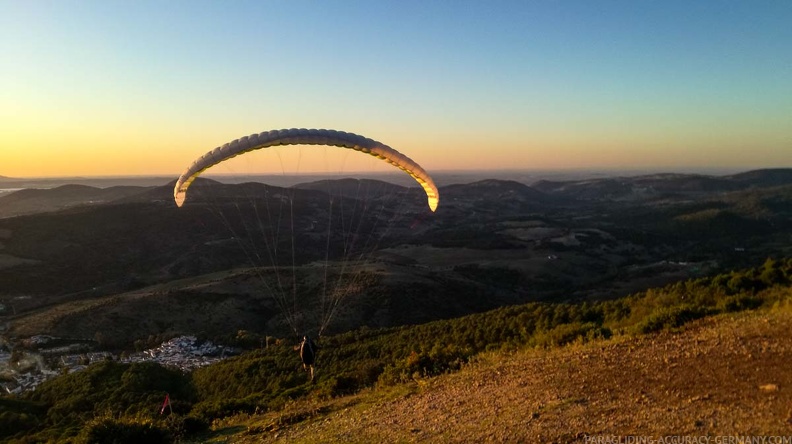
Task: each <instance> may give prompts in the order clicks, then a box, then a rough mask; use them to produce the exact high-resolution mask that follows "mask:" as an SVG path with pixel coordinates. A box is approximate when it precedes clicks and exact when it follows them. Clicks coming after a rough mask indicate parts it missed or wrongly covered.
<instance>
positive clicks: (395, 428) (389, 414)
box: [208, 308, 792, 443]
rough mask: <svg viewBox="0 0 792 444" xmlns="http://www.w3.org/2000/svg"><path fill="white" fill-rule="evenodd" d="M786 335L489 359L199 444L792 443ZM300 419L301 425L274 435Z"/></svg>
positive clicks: (751, 332)
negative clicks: (753, 438)
mask: <svg viewBox="0 0 792 444" xmlns="http://www.w3.org/2000/svg"><path fill="white" fill-rule="evenodd" d="M791 331H792V310H790V309H788V308H786V309H780V310H773V311H771V312H755V313H750V314H744V315H739V316H730V317H724V316H720V317H715V318H707V319H703V320H700V321H697V322H694V323H691V324H689V325H688V326H687V327H686V328H685V329H684V331H682V332H678V333H669V332H664V333H661V334H659V335H647V336H641V337H634V338H629V337H625V338H618V339H614V340H611V341H603V342H597V343H591V344H586V345H572V346H568V347H563V348H559V349H555V350H548V351H544V350H528V351H524V352H516V353H512V354H508V355H503V354H489V355H485V356H484V357H482V358H480V359H479V360H478V361H477V362H476V363H474V364H471V365H469V366H467V367H466V368H465V369H463V370H462V371H460V372H458V373H455V374H450V375H445V376H442V377H437V378H430V379H424V380H421V381H419V382H417V383H415V384H414V385H413V386H412V387H411V388H410V389H409V393H407V394H406V395H403V396H397V397H393V398H392V399H386V397H385V396H383V395H382V394H378V393H377V391H373V392H371V393H368V394H362V395H357V396H355V397H353V398H347V399H344V398H340V399H335V400H332V401H327V402H326V403H324V404H321V403H318V402H314V404H312V405H295V406H292V408H291V409H292V410H293V412H291V413H287V412H286V411H284V412H280V413H278V414H267V415H260V416H251V417H247V418H237V419H236V423H234V420H231V421H229V422H227V423H225V424H224V425H223V426H221V427H217V429H216V431H215V434H214V436H213V438H210V439H209V441H208V442H214V443H220V442H245V443H254V442H256V443H258V442H290V443H294V442H302V443H309V442H310V443H313V442H338V443H341V442H343V443H353V442H361V443H363V442H365V443H368V442H371V443H373V442H432V443H437V442H471V443H473V442H596V441H592V440H591V438H594V437H600V438H602V439H605V438H607V437H613V436H622V437H624V436H627V435H639V436H650V437H654V438H659V437H662V436H695V437H698V436H712V437H714V436H719V435H721V436H722V435H731V436H746V435H771V436H779V435H782V436H792V334H790V332H791ZM301 409H302V411H303V413H302V415H304V416H305V417H307V418H308V419H305V420H303V421H301V422H296V421H295V422H296V423H294V424H291V425H284V426H279V425H277V422H278V420H281V421H283V418H284V417H285V415H288V414H291V415H292V417H295V416H298V417H299V416H300V414H299V411H300V410H301ZM295 412H297V413H295ZM278 415H280V416H278ZM600 442H606V441H600ZM614 442H618V441H614ZM622 442H624V441H622ZM712 442H715V441H712Z"/></svg>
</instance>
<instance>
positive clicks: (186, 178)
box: [173, 128, 440, 211]
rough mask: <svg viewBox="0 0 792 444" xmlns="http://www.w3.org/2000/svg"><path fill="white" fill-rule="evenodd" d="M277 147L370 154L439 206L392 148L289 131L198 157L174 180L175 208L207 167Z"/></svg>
mask: <svg viewBox="0 0 792 444" xmlns="http://www.w3.org/2000/svg"><path fill="white" fill-rule="evenodd" d="M278 145H328V146H338V147H342V148H348V149H352V150H355V151H360V152H363V153H366V154H370V155H372V156H374V157H377V158H379V159H382V160H384V161H385V162H388V163H390V164H391V165H393V166H395V167H397V168H399V169H400V170H402V171H404V172H405V173H407V174H409V175H410V176H412V178H413V179H415V181H416V182H418V184H419V185H421V187H422V188H423V190H424V191H425V192H426V198H427V201H428V203H429V208H430V209H431V210H432V211H435V210H436V209H437V205H438V204H439V203H440V193H439V192H438V191H437V186H436V185H435V184H434V181H433V180H432V178H431V177H429V174H427V173H426V171H425V170H424V169H423V168H421V166H420V165H418V164H417V163H415V162H414V161H413V160H412V159H410V158H409V157H407V156H405V155H404V154H402V153H400V152H398V151H396V150H394V149H393V148H391V147H389V146H387V145H385V144H382V143H380V142H377V141H375V140H371V139H368V138H366V137H363V136H359V135H357V134H352V133H346V132H343V131H335V130H326V129H304V128H301V129H296V128H292V129H283V130H273V131H265V132H263V133H259V134H253V135H250V136H246V137H242V138H241V139H237V140H234V141H233V142H230V143H227V144H225V145H223V146H219V147H217V148H215V149H213V150H212V151H209V152H208V153H206V154H204V155H203V156H201V157H199V158H198V159H197V160H196V161H195V162H193V164H192V165H190V167H189V168H187V170H186V171H185V172H184V173H182V175H181V176H180V177H179V180H177V181H176V186H175V187H174V188H173V198H174V200H175V201H176V205H177V206H179V207H181V206H182V205H183V204H184V200H185V199H186V198H187V189H188V188H189V187H190V184H192V182H193V181H194V180H195V179H196V178H197V177H198V175H200V174H201V173H202V172H203V171H205V170H206V169H207V168H210V167H212V166H214V165H217V164H218V163H220V162H223V161H224V160H228V159H230V158H232V157H235V156H238V155H240V154H244V153H247V152H249V151H253V150H258V149H262V148H268V147H271V146H278Z"/></svg>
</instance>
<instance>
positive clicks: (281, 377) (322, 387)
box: [0, 258, 792, 443]
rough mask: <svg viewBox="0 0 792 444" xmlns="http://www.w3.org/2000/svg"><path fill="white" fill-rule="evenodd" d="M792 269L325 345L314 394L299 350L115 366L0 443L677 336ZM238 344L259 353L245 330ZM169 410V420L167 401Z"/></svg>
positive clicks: (147, 427)
mask: <svg viewBox="0 0 792 444" xmlns="http://www.w3.org/2000/svg"><path fill="white" fill-rule="evenodd" d="M791 295H792V258H784V259H767V260H766V261H765V262H764V263H763V264H762V265H760V266H758V267H755V268H750V269H745V270H741V271H732V272H729V273H724V274H719V275H716V276H712V277H706V278H699V279H693V280H687V281H682V282H678V283H675V284H672V285H668V286H666V287H663V288H657V289H650V290H647V291H644V292H640V293H637V294H634V295H631V296H629V297H625V298H621V299H616V300H607V301H598V302H585V303H579V304H572V303H539V302H534V303H528V304H524V305H518V306H508V307H502V308H499V309H496V310H492V311H488V312H485V313H479V314H473V315H469V316H465V317H461V318H456V319H450V320H442V321H435V322H430V323H427V324H422V325H415V326H403V327H398V328H390V329H376V330H375V329H366V328H363V329H358V330H355V331H351V332H348V333H345V334H341V335H337V336H330V337H325V338H322V339H321V341H320V344H319V345H320V346H321V351H320V356H319V361H318V373H317V378H316V381H315V383H314V384H310V383H309V379H308V376H307V375H306V374H305V373H304V372H302V371H301V366H300V362H299V358H298V356H297V354H296V353H295V352H294V351H293V349H292V346H293V345H294V344H293V343H289V342H288V341H285V340H283V341H279V342H278V343H277V344H276V345H273V346H270V347H267V348H265V349H256V350H253V351H250V352H247V353H244V354H242V355H240V356H238V357H234V358H231V359H227V360H225V361H222V362H220V363H217V364H215V365H211V366H208V367H205V368H202V369H199V370H196V371H195V372H193V373H192V374H182V373H180V372H178V371H175V370H171V369H167V368H164V367H161V366H159V365H157V364H131V365H129V364H120V363H116V362H112V361H107V362H103V363H99V364H93V365H91V366H89V367H88V369H86V370H84V371H81V372H76V373H72V374H66V375H63V376H60V377H58V378H55V379H53V380H51V381H49V382H46V383H44V384H42V385H41V386H40V387H39V388H38V389H37V390H35V391H34V392H32V393H28V394H26V395H24V396H22V397H4V398H0V439H3V440H7V441H10V442H18V443H28V442H42V441H45V442H46V441H49V442H75V443H82V442H173V441H175V440H179V439H182V438H184V437H185V436H193V435H195V434H198V433H202V432H204V431H206V430H207V429H208V428H209V427H210V426H211V423H212V421H214V420H216V419H219V418H222V417H225V416H228V415H232V414H235V413H238V412H256V411H258V412H261V411H267V410H277V409H279V408H281V407H283V406H284V405H285V404H286V403H288V402H289V401H290V400H293V399H298V398H303V397H315V398H329V397H335V396H341V395H344V394H349V393H354V392H357V391H359V390H361V389H364V388H371V389H374V390H376V389H377V388H379V387H383V386H390V385H394V384H400V383H404V382H409V381H412V380H415V379H420V378H425V377H431V376H434V375H438V374H441V373H444V372H451V371H455V370H457V369H459V368H460V367H461V366H463V365H465V363H466V362H468V361H470V360H471V359H472V358H474V357H475V356H476V355H477V354H479V353H482V352H485V351H490V350H514V349H519V348H525V347H555V346H563V345H565V344H568V343H572V342H585V341H590V340H607V339H608V338H610V337H611V336H613V335H625V334H626V335H638V334H651V333H652V332H656V331H659V330H665V329H677V328H679V327H681V326H683V325H684V324H685V323H686V322H689V321H691V320H694V319H698V318H701V317H704V316H710V315H717V314H722V313H730V312H738V311H744V310H753V309H766V308H771V307H773V306H777V305H781V304H788V303H789V301H790V299H791V298H790V296H791ZM233 339H234V340H235V341H236V342H237V343H239V344H251V345H252V344H256V345H258V344H259V339H260V338H257V337H255V335H252V334H250V333H248V332H245V331H240V332H238V334H237V336H236V337H235V338H233ZM166 393H167V394H169V396H170V399H171V400H172V413H171V411H170V410H169V409H168V410H166V412H165V414H164V415H160V407H161V405H162V401H163V399H164V398H165V395H166Z"/></svg>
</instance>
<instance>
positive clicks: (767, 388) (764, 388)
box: [759, 384, 778, 392]
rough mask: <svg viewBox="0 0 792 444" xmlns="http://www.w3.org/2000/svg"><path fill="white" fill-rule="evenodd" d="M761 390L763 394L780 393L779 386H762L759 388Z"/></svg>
mask: <svg viewBox="0 0 792 444" xmlns="http://www.w3.org/2000/svg"><path fill="white" fill-rule="evenodd" d="M759 390H761V391H763V392H777V391H778V385H777V384H765V385H760V386H759Z"/></svg>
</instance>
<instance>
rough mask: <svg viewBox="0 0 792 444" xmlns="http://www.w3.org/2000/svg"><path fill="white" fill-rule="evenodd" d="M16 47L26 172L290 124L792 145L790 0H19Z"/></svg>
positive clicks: (415, 150) (11, 55) (599, 151)
mask: <svg viewBox="0 0 792 444" xmlns="http://www.w3.org/2000/svg"><path fill="white" fill-rule="evenodd" d="M0 54H1V56H0V175H6V176H17V177H25V176H51V175H59V176H64V175H113V174H174V175H178V173H180V172H181V171H182V170H183V169H184V168H185V167H186V166H188V164H189V163H190V162H191V161H192V160H193V158H195V157H197V156H199V155H201V154H203V153H204V152H205V151H207V150H209V149H212V148H214V147H215V146H218V145H222V144H223V143H225V142H228V141H230V140H232V139H235V138H238V137H241V136H244V135H248V134H251V133H256V132H260V131H265V130H269V129H278V128H291V127H308V128H311V127H316V128H333V129H339V130H344V131H350V132H355V133H359V134H362V135H365V136H367V137H371V138H373V139H377V140H380V141H382V142H384V143H386V144H388V145H390V146H392V147H394V148H396V149H398V150H400V151H402V152H404V153H406V154H407V155H409V156H410V157H412V158H413V159H415V160H416V161H418V162H419V163H421V164H422V165H423V166H424V167H425V168H427V169H428V170H430V171H431V170H464V169H565V168H576V169H579V168H598V169H602V168H649V169H665V170H675V169H677V170H678V169H686V170H689V169H691V168H693V169H695V168H713V167H718V168H736V169H743V168H744V169H749V168H758V167H769V166H773V167H779V166H781V167H792V2H790V1H786V0H784V1H775V2H773V1H727V0H724V1H696V2H690V1H679V2H677V1H648V0H647V1H641V0H631V1H549V0H548V1H528V0H522V1H513V2H510V1H500V2H498V1H493V2H486V1H477V2H467V1H398V2H397V1H394V2H377V1H323V2H320V1H315V2H307V1H294V0H289V1H255V2H242V1H233V2H220V1H216V2H199V1H162V2H146V1H124V2H121V1H107V0H105V1H81V2H73V1H6V0H0ZM364 157H365V156H364ZM304 162H305V164H304V165H303V166H302V167H301V168H303V169H304V170H305V171H309V170H313V171H321V170H322V168H321V165H319V164H316V165H311V164H310V161H308V160H305V161H304ZM264 163H265V164H266V162H264ZM251 168H254V169H255V168H258V169H260V170H261V171H267V170H270V168H269V167H268V166H267V165H264V166H254V167H251ZM276 169H277V168H276Z"/></svg>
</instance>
